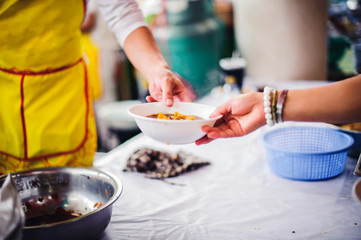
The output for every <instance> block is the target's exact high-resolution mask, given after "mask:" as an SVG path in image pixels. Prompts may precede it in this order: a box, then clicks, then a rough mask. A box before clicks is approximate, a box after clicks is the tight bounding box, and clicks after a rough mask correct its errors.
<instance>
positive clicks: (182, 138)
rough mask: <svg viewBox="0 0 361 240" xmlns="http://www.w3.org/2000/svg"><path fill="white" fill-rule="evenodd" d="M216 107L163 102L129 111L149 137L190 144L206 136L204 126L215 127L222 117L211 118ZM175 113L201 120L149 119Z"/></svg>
mask: <svg viewBox="0 0 361 240" xmlns="http://www.w3.org/2000/svg"><path fill="white" fill-rule="evenodd" d="M214 110H215V107H213V106H210V105H206V104H200V103H194V102H175V103H174V104H173V106H172V107H168V106H166V105H165V104H164V103H161V102H152V103H142V104H138V105H135V106H132V107H130V108H129V109H128V113H129V115H131V116H132V117H133V118H134V119H135V122H136V123H137V125H138V127H139V129H140V130H141V131H142V132H143V133H144V134H145V135H146V136H148V137H150V138H152V139H154V140H156V141H159V142H162V143H166V144H188V143H193V142H195V141H196V140H198V139H200V138H201V137H203V136H204V135H205V133H204V132H203V131H202V130H201V128H202V126H204V125H208V126H213V125H214V123H215V122H216V121H217V120H218V119H220V118H221V117H222V116H217V117H215V118H210V117H209V116H210V114H211V113H212V112H213V111H214ZM160 112H161V113H174V112H179V113H182V114H183V115H188V116H189V115H192V116H197V117H199V119H198V118H197V119H195V120H192V121H187V120H185V121H170V120H167V119H158V118H151V117H147V116H149V115H152V114H154V113H160Z"/></svg>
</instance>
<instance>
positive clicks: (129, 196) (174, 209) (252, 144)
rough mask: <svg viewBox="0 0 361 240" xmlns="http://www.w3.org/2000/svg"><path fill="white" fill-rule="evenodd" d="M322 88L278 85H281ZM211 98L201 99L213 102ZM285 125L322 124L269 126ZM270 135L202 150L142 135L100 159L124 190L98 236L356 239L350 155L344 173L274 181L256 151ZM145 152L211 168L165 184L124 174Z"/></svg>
mask: <svg viewBox="0 0 361 240" xmlns="http://www.w3.org/2000/svg"><path fill="white" fill-rule="evenodd" d="M246 83H247V82H246ZM322 84H325V83H324V82H312V81H308V82H307V83H305V82H292V86H291V87H290V86H288V85H287V83H284V82H283V83H281V84H280V86H279V87H280V88H283V87H285V88H286V87H287V88H301V87H302V88H303V87H307V86H319V85H322ZM273 86H275V85H274V84H273ZM214 97H215V96H211V97H209V96H208V98H207V97H205V98H204V99H202V102H203V103H209V104H211V105H212V104H217V102H219V101H218V100H219V99H218V100H217V99H214ZM221 98H222V99H223V96H221ZM289 125H291V126H292V125H316V126H319V125H323V124H322V123H293V122H289V123H282V124H279V125H277V126H274V127H272V128H276V127H284V126H289ZM269 130H270V128H269V127H267V126H265V127H262V128H260V129H258V130H257V131H255V132H253V133H251V134H249V135H247V136H244V137H240V138H232V139H219V140H216V141H213V142H211V143H209V144H207V145H202V146H196V145H195V144H186V145H166V144H163V143H158V142H156V141H154V140H152V139H149V138H148V137H146V136H145V135H144V134H143V133H140V134H139V135H137V136H135V137H133V138H131V139H130V140H128V141H127V142H125V143H123V144H121V145H119V146H118V147H117V148H115V149H114V150H112V151H110V152H109V153H107V154H105V155H103V156H102V157H100V158H98V159H97V160H96V161H95V162H94V166H95V167H97V168H99V169H102V170H106V171H109V172H111V173H113V174H115V175H116V176H118V177H119V178H120V180H121V181H122V183H123V187H124V190H123V193H122V195H121V196H120V198H119V199H118V200H117V201H116V202H115V203H114V205H113V214H112V218H111V221H110V224H109V226H108V228H107V229H106V231H105V234H104V236H103V238H102V239H103V240H105V239H115V240H117V239H142V240H143V239H162V240H163V239H192V240H193V239H197V240H198V239H199V240H203V239H204V240H213V239H222V240H223V239H227V240H228V239H247V240H248V239H267V240H270V239H302V240H304V239H328V240H330V239H332V240H333V239H348V240H356V239H357V240H359V239H361V204H360V203H359V202H357V201H356V200H355V199H354V198H353V197H352V193H351V190H352V186H353V184H354V183H355V182H356V180H358V177H357V176H355V175H353V170H354V168H355V165H356V162H357V160H356V159H354V158H351V157H348V159H347V163H346V167H345V170H344V172H343V173H342V174H340V175H339V176H337V177H335V178H332V179H328V180H324V181H310V182H307V181H295V180H289V179H285V178H282V177H279V176H277V175H275V174H273V173H272V172H271V170H270V168H269V167H268V164H267V158H266V151H265V149H264V148H263V146H262V141H261V138H262V135H263V134H264V133H265V132H266V131H269ZM143 147H149V148H153V149H156V150H161V151H166V152H171V153H177V152H179V151H185V152H187V153H191V154H193V155H195V156H198V157H201V158H203V159H204V160H207V161H209V162H211V164H210V165H209V166H205V167H203V168H201V169H198V170H196V171H194V172H190V173H186V174H183V175H180V176H178V177H175V178H170V179H168V181H169V182H171V183H173V184H171V183H169V182H168V183H167V182H164V181H161V180H154V179H149V178H146V177H144V176H143V175H142V174H141V173H134V172H123V171H122V170H123V168H124V167H125V165H126V161H127V159H128V158H129V156H130V155H131V154H132V153H133V152H134V151H136V150H138V149H140V148H143Z"/></svg>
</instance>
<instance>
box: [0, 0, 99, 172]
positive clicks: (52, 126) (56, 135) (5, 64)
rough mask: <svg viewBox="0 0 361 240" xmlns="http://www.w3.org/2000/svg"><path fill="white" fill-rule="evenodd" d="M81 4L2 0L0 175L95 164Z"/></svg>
mask: <svg viewBox="0 0 361 240" xmlns="http://www.w3.org/2000/svg"><path fill="white" fill-rule="evenodd" d="M84 12H85V6H84V2H83V1H81V0H61V1H59V0H46V1H44V0H31V1H21V0H4V1H0V29H1V31H0V92H1V94H0V173H8V172H14V171H19V170H24V169H29V168H36V167H49V166H91V165H92V161H93V157H94V153H95V150H96V139H97V136H96V130H95V121H94V115H93V109H92V94H91V82H90V81H88V76H87V71H86V64H85V62H84V60H83V59H82V45H81V32H80V25H81V23H82V20H83V17H84Z"/></svg>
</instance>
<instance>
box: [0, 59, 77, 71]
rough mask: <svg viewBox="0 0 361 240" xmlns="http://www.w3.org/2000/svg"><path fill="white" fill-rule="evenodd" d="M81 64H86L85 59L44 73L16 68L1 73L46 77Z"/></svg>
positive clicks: (2, 69) (3, 69)
mask: <svg viewBox="0 0 361 240" xmlns="http://www.w3.org/2000/svg"><path fill="white" fill-rule="evenodd" d="M79 62H84V59H83V58H79V59H78V60H77V61H76V62H74V63H72V64H69V65H66V66H64V67H60V68H55V69H45V70H44V71H39V72H34V71H32V70H21V71H18V70H16V69H15V68H11V69H6V68H0V71H3V72H6V73H10V74H15V75H44V74H50V73H56V72H60V71H64V70H66V69H68V68H71V67H73V66H75V65H77V64H78V63H79Z"/></svg>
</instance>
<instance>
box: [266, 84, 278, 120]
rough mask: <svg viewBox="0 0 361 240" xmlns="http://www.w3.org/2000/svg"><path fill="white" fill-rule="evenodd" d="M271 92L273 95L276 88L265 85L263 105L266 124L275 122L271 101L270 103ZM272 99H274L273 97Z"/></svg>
mask: <svg viewBox="0 0 361 240" xmlns="http://www.w3.org/2000/svg"><path fill="white" fill-rule="evenodd" d="M271 94H273V95H275V94H276V90H275V89H273V88H270V87H267V86H266V87H265V88H264V89H263V107H264V112H265V119H266V123H267V125H268V126H273V125H274V124H275V121H276V119H275V116H274V115H275V114H274V112H273V110H272V103H271V99H272V98H271ZM273 101H274V99H273Z"/></svg>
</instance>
